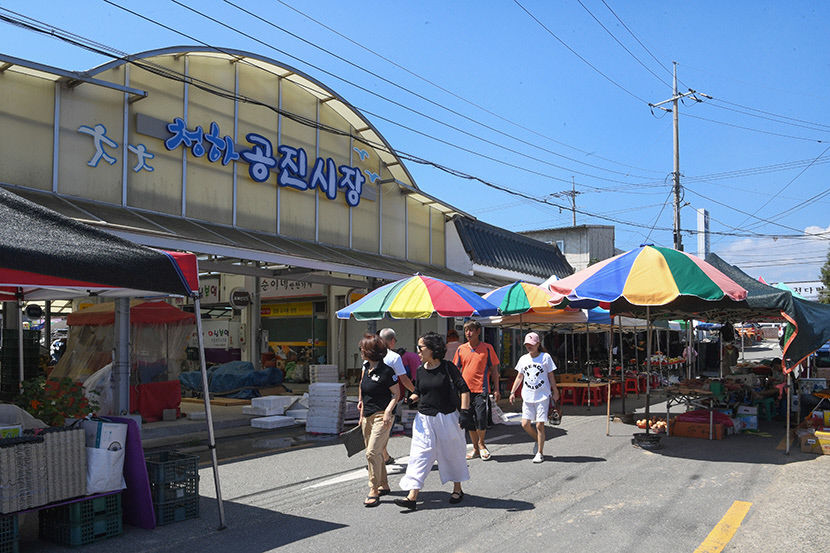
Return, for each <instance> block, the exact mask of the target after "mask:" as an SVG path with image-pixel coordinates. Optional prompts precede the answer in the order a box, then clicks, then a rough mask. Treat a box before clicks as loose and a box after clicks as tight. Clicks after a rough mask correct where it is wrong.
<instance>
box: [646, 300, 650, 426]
mask: <svg viewBox="0 0 830 553" xmlns="http://www.w3.org/2000/svg"><path fill="white" fill-rule="evenodd" d="M646 328H647V329H648V333H647V334H646V434H648V433H649V431H650V430H651V428H650V426H651V425H650V424H649V420H651V419H649V414H650V412H649V400H650V395H651V307H650V306H648V305H647V306H646Z"/></svg>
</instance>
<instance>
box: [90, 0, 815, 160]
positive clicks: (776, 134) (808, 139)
mask: <svg viewBox="0 0 830 553" xmlns="http://www.w3.org/2000/svg"><path fill="white" fill-rule="evenodd" d="M105 1H106V0H105ZM684 115H685V117H692V118H694V119H700V120H701V121H708V122H710V123H717V124H718V125H726V126H727V127H734V128H736V129H743V130H745V131H752V132H759V133H763V134H770V135H773V136H782V137H784V138H793V139H795V140H805V141H807V142H818V143H819V144H823V143H825V142H827V141H826V140H820V139H817V138H805V137H803V136H793V135H791V134H782V133H777V132H772V131H765V130H761V129H753V128H752V127H744V126H742V125H735V124H734V123H726V122H725V121H717V120H715V119H709V118H707V117H701V116H699V115H692V114H691V113H686V114H684Z"/></svg>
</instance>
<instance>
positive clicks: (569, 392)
mask: <svg viewBox="0 0 830 553" xmlns="http://www.w3.org/2000/svg"><path fill="white" fill-rule="evenodd" d="M559 398H560V400H561V402H562V405H576V404H577V403H576V389H575V388H570V387H563V388H562V393H561V394H560V396H559Z"/></svg>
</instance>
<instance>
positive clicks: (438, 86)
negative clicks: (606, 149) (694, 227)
mask: <svg viewBox="0 0 830 553" xmlns="http://www.w3.org/2000/svg"><path fill="white" fill-rule="evenodd" d="M224 1H225V2H228V0H224ZM274 1H275V2H278V3H280V4H282V5H283V6H285V7H286V8H288V9H290V10H292V11H293V12H295V13H297V14H299V15H301V16H303V17H305V18H306V19H308V20H309V21H312V22H314V23H316V24H317V25H319V26H321V27H323V28H324V29H326V30H328V31H330V32H331V33H333V34H335V35H337V36H339V37H340V38H342V39H343V40H346V41H348V42H350V43H351V44H354V45H355V46H357V47H358V48H361V49H362V50H364V51H366V52H369V53H370V54H372V55H374V56H376V57H378V58H380V59H382V60H383V61H385V62H387V63H389V64H391V65H393V66H395V67H397V68H398V69H400V70H402V71H404V72H406V73H408V74H409V75H411V76H413V77H415V78H416V79H419V80H421V81H423V82H425V83H427V84H429V85H431V86H433V87H435V88H437V89H438V90H440V91H442V92H444V93H446V94H449V95H450V96H453V97H454V98H456V99H458V100H461V101H462V102H464V103H466V104H469V105H471V106H473V107H475V108H477V109H479V110H481V111H483V112H485V113H487V114H488V115H491V116H493V117H496V118H498V119H501V120H502V121H504V122H506V123H508V124H510V125H513V126H515V127H517V128H519V129H521V130H523V131H527V132H529V133H532V134H534V135H536V136H538V137H540V138H544V139H545V140H549V141H551V142H553V143H555V144H559V145H560V146H564V147H566V148H570V149H572V150H574V151H577V152H579V153H582V154H585V155H589V156H593V157H595V158H597V159H601V160H603V161H607V162H609V163H613V164H615V165H619V166H621V167H628V168H629V169H637V170H639V171H648V172H652V173H657V172H659V171H657V170H655V169H646V168H643V167H637V166H635V165H629V164H627V163H622V162H620V161H616V160H613V159H610V158H606V157H603V156H600V155H597V154H595V153H594V152H589V151H587V150H583V149H581V148H577V147H576V146H573V145H571V144H567V143H565V142H562V141H560V140H557V139H555V138H553V137H551V136H548V135H546V134H543V133H540V132H538V131H536V130H534V129H531V128H529V127H526V126H524V125H522V124H520V123H516V122H515V121H512V120H510V119H507V118H506V117H504V116H503V115H501V114H499V113H498V112H495V111H492V110H490V109H488V108H486V107H484V106H482V105H480V104H477V103H475V102H473V101H472V100H470V99H468V98H465V97H463V96H460V95H459V94H456V93H455V92H453V91H451V90H449V89H447V88H445V87H443V86H441V85H440V84H438V83H436V82H435V81H432V80H430V79H428V78H426V77H424V76H422V75H419V74H418V73H415V72H414V71H411V70H410V69H408V68H406V67H404V66H403V65H401V64H399V63H397V62H395V61H394V60H392V59H390V58H388V57H386V56H384V55H383V54H380V53H378V52H376V51H375V50H372V49H371V48H369V47H367V46H365V45H364V44H361V43H360V42H357V41H356V40H354V39H352V38H351V37H349V36H348V35H345V34H343V33H341V32H340V31H338V30H337V29H335V28H333V27H330V26H328V25H326V24H325V23H323V22H322V21H319V20H318V19H315V18H313V17H311V16H310V15H308V14H307V13H305V12H303V11H302V10H299V9H297V8H295V7H294V6H291V5H290V4H288V3H286V2H284V1H283V0H274ZM228 3H230V2H228ZM577 162H578V163H582V162H579V161H577Z"/></svg>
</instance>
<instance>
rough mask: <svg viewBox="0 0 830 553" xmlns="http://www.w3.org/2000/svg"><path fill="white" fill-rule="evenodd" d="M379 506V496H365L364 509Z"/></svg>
mask: <svg viewBox="0 0 830 553" xmlns="http://www.w3.org/2000/svg"><path fill="white" fill-rule="evenodd" d="M378 505H380V496H377V495H367V496H366V501H364V502H363V506H364V507H377V506H378Z"/></svg>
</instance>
